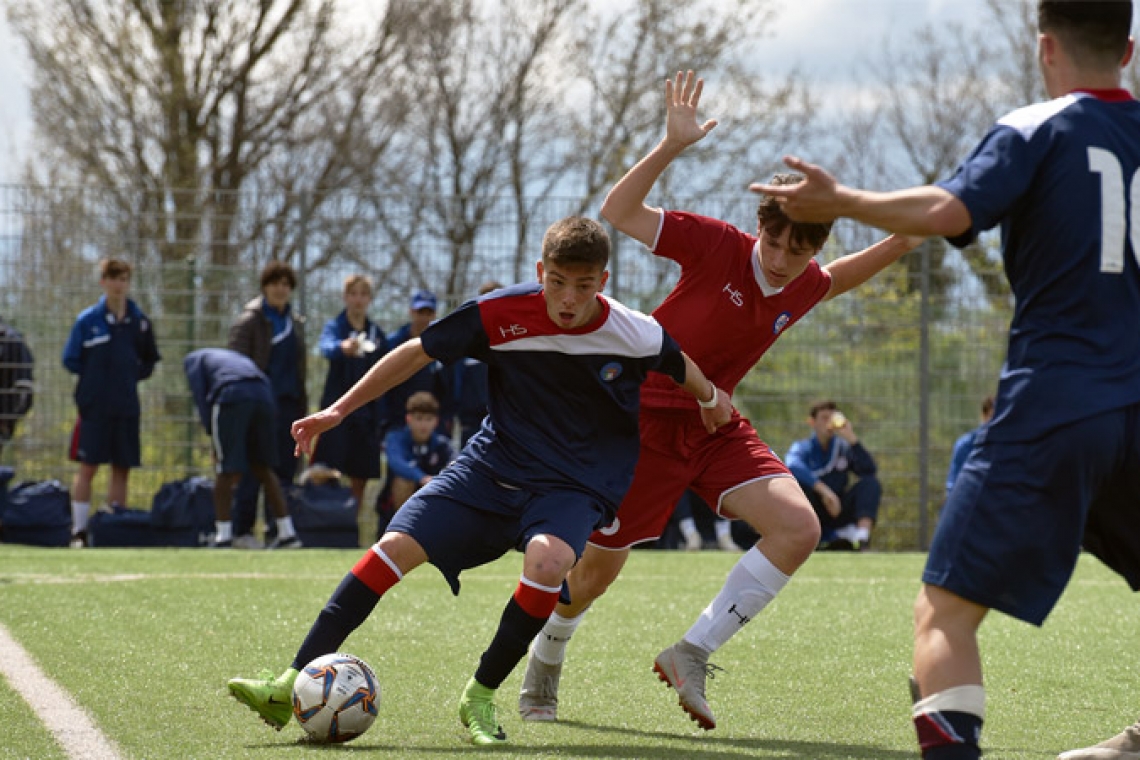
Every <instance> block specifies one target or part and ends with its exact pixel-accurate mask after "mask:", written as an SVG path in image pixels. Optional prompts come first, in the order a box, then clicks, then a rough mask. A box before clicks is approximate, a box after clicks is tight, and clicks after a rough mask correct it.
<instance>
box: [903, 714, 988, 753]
mask: <svg viewBox="0 0 1140 760" xmlns="http://www.w3.org/2000/svg"><path fill="white" fill-rule="evenodd" d="M914 727H915V730H917V731H918V744H919V746H920V747H921V748H922V758H923V760H979V758H980V757H981V756H982V751H981V749H979V748H978V739H979V737H980V736H981V733H982V719H981V718H980V717H978V716H977V715H974V714H973V713H967V712H957V711H954V710H944V711H939V712H928V713H922V714H921V715H917V716H915V718H914Z"/></svg>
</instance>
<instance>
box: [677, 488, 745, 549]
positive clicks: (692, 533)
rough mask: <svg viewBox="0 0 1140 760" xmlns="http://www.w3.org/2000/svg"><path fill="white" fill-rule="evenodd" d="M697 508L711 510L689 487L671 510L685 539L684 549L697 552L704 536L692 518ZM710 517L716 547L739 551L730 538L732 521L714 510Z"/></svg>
mask: <svg viewBox="0 0 1140 760" xmlns="http://www.w3.org/2000/svg"><path fill="white" fill-rule="evenodd" d="M697 509H703V510H706V511H709V512H712V510H709V507H708V504H705V502H704V499H702V498H701V497H700V496H698V495H697V494H696V493H694V492H693V491H692V489H689V490H687V491H685V495H684V496H682V497H681V499H680V501H678V502H677V506H676V508H675V509H674V510H673V519H674V520H676V521H677V528H678V529H679V530H680V531H681V536H682V538H684V539H685V551H687V552H699V551H700V550H701V549H703V548H704V546H705V539H704V536H702V535H701V531H700V528H698V527H697V521H696V519H695V518H694V511H695V510H697ZM712 517H713V529H714V530H715V531H716V545H717V547H718V548H719V549H720V550H721V551H724V552H739V551H740V547H739V546H737V544H736V542H735V541H733V540H732V521H731V520H729V519H728V518H727V517H722V516H720V515H718V514H716V513H715V512H712Z"/></svg>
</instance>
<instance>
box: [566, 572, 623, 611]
mask: <svg viewBox="0 0 1140 760" xmlns="http://www.w3.org/2000/svg"><path fill="white" fill-rule="evenodd" d="M616 578H617V573H610V572H607V569H606V568H597V567H591V566H589V564H588V563H584V562H580V563H578V565H577V566H576V567H575V568H574V572H572V573H571V574H570V598H571V599H572V600H573V601H574V604H575V605H577V606H587V605H589V603H591V602H593V601H594V600H595V599H597V598H598V597H600V596H601V595H602V594H604V593H606V590H607V589H609V587H610V584H611V583H613V582H614V580H615V579H616Z"/></svg>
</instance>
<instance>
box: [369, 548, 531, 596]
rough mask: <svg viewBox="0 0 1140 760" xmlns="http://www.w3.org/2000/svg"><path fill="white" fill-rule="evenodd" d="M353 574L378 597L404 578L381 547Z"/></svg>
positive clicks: (373, 549) (374, 549)
mask: <svg viewBox="0 0 1140 760" xmlns="http://www.w3.org/2000/svg"><path fill="white" fill-rule="evenodd" d="M352 574H353V575H355V576H356V577H357V578H359V579H360V582H361V583H363V584H364V585H365V586H367V587H368V588H369V589H371V590H372V591H374V592H375V593H376V594H377V596H384V592H386V591H387V590H388V589H390V588H392V587H393V586H395V585H396V584H397V583H399V582H400V579H401V578H402V577H403V574H402V573H401V572H400V570H399V569H398V568H397V567H396V563H394V562H393V561H392V559H391V558H390V557H389V556H388V555H387V554H385V553H384V550H383V549H381V548H380V547H379V546H373V547H372V548H371V549H369V550H368V551H367V552H366V553H365V554H364V556H363V557H361V558H360V561H359V562H357V563H356V564H355V565H353V567H352ZM551 609H553V608H551Z"/></svg>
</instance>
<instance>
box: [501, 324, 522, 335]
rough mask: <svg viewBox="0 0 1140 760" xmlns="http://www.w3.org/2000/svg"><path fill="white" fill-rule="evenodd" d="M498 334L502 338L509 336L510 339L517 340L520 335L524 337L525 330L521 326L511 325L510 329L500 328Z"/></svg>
mask: <svg viewBox="0 0 1140 760" xmlns="http://www.w3.org/2000/svg"><path fill="white" fill-rule="evenodd" d="M499 334H500V335H502V336H503V337H504V338H505V337H507V336H508V335H510V336H511V337H512V338H517V337H519V336H520V335H526V328H525V327H523V326H522V325H511V326H510V327H500V328H499Z"/></svg>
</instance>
